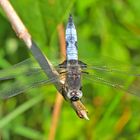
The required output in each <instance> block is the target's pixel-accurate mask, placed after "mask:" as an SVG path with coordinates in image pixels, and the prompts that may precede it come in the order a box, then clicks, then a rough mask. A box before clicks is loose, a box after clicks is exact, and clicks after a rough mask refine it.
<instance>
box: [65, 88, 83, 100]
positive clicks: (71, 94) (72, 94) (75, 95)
mask: <svg viewBox="0 0 140 140" xmlns="http://www.w3.org/2000/svg"><path fill="white" fill-rule="evenodd" d="M82 95H83V93H82V91H81V90H69V91H68V94H67V97H68V98H69V99H70V100H71V101H77V100H79V99H81V98H82Z"/></svg>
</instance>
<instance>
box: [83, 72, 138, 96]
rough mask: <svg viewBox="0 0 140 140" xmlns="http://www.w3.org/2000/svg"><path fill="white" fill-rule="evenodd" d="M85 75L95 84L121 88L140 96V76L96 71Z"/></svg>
mask: <svg viewBox="0 0 140 140" xmlns="http://www.w3.org/2000/svg"><path fill="white" fill-rule="evenodd" d="M83 77H84V78H86V79H88V80H89V81H92V82H93V84H103V85H105V86H109V87H112V88H116V89H119V90H121V91H124V92H125V93H130V94H133V95H137V96H140V84H139V83H140V77H139V76H136V77H135V76H128V75H119V74H108V73H107V74H103V73H101V72H100V73H99V72H94V74H90V73H89V74H85V73H84V74H83Z"/></svg>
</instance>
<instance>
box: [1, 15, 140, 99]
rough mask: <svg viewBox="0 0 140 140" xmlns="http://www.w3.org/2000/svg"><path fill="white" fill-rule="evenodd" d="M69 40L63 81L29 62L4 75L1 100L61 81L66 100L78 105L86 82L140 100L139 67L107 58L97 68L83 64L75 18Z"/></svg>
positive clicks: (68, 30) (60, 70) (70, 22)
mask: <svg viewBox="0 0 140 140" xmlns="http://www.w3.org/2000/svg"><path fill="white" fill-rule="evenodd" d="M65 40H66V60H65V61H63V62H62V63H60V64H58V65H56V66H55V69H56V70H57V72H58V73H59V79H58V78H56V77H52V78H48V77H47V76H46V74H45V73H44V71H43V69H42V68H41V67H40V66H39V65H38V64H37V63H35V61H34V60H33V59H30V58H29V59H27V60H24V61H23V62H20V63H18V64H16V65H14V66H12V67H10V68H8V69H6V70H1V71H0V98H1V99H7V98H10V97H13V96H16V95H18V94H21V93H26V91H27V90H29V89H31V88H34V87H38V86H42V85H47V84H51V83H55V82H57V81H58V80H60V81H61V82H62V86H63V88H64V89H66V91H67V93H63V92H62V95H63V97H64V98H65V99H66V100H70V101H78V100H81V99H82V96H83V92H82V82H83V80H84V79H87V80H89V81H90V82H92V83H93V84H102V85H105V86H109V87H112V88H115V89H118V90H121V91H123V92H124V93H130V94H133V95H137V96H140V86H139V83H140V68H139V67H137V66H131V65H129V64H127V65H126V64H124V63H120V62H119V61H117V60H115V59H110V58H109V59H108V58H104V57H103V58H100V59H99V58H98V60H93V64H89V63H88V62H87V63H85V62H84V61H80V60H79V58H78V47H77V32H76V28H75V25H74V22H73V18H72V16H71V15H70V16H69V19H68V23H67V26H66V32H65ZM110 60H111V61H110ZM106 62H107V63H106Z"/></svg>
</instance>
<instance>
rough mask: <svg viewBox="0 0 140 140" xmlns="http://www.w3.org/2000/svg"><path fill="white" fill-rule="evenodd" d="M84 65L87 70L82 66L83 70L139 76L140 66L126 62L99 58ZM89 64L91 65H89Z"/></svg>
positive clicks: (103, 57)
mask: <svg viewBox="0 0 140 140" xmlns="http://www.w3.org/2000/svg"><path fill="white" fill-rule="evenodd" d="M83 62H84V63H86V62H88V63H86V64H87V65H86V66H87V68H86V67H85V65H84V64H83V67H84V69H85V70H95V71H101V72H103V73H120V74H125V75H133V76H140V65H137V66H136V65H133V64H130V63H128V62H123V61H119V60H115V59H113V58H111V57H105V56H101V57H100V56H99V57H98V58H93V59H92V62H93V63H92V62H91V61H87V60H85V61H83ZM89 62H91V63H89Z"/></svg>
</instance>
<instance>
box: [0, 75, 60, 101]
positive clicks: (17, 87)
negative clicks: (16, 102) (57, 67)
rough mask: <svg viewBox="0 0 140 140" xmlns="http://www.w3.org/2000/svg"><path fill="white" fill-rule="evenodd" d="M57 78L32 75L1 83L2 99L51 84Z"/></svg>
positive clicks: (0, 94) (0, 92) (0, 93)
mask: <svg viewBox="0 0 140 140" xmlns="http://www.w3.org/2000/svg"><path fill="white" fill-rule="evenodd" d="M57 80H58V79H57V78H53V77H52V78H51V79H48V78H47V76H46V75H45V74H44V72H38V73H34V74H33V73H32V74H31V75H20V76H18V77H16V79H14V78H13V79H10V80H5V81H3V82H1V86H0V89H1V90H0V98H3V99H4V98H9V97H12V96H15V95H18V94H20V93H23V92H25V91H27V90H28V89H30V88H33V87H37V86H41V85H45V84H51V83H53V82H56V81H57Z"/></svg>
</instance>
